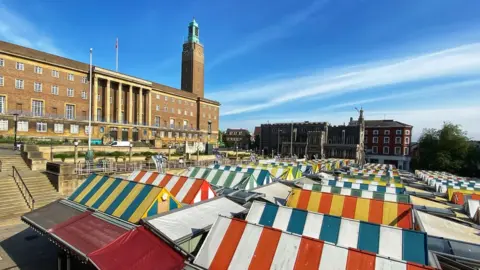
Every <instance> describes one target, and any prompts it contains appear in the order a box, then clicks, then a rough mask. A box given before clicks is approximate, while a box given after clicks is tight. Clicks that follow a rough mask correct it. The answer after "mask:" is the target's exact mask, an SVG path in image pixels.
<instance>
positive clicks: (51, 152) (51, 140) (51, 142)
mask: <svg viewBox="0 0 480 270" xmlns="http://www.w3.org/2000/svg"><path fill="white" fill-rule="evenodd" d="M50 161H53V139H52V138H50Z"/></svg>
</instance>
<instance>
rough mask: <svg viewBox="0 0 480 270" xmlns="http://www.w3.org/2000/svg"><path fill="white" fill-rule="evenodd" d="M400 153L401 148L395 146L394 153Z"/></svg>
mask: <svg viewBox="0 0 480 270" xmlns="http://www.w3.org/2000/svg"><path fill="white" fill-rule="evenodd" d="M401 154H402V148H401V147H395V155H401Z"/></svg>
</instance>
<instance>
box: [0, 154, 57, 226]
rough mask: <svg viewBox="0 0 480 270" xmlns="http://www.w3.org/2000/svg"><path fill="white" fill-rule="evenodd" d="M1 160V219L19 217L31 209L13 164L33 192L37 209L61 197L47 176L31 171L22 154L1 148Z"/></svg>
mask: <svg viewBox="0 0 480 270" xmlns="http://www.w3.org/2000/svg"><path fill="white" fill-rule="evenodd" d="M0 161H1V163H2V164H1V166H2V172H0V221H1V220H2V219H8V218H18V217H19V216H20V215H22V214H24V213H26V212H29V211H30V208H29V207H28V205H27V203H26V202H25V199H24V198H23V196H22V193H21V192H20V190H19V188H18V186H17V184H16V183H15V180H14V179H13V170H12V166H15V168H16V169H17V171H18V173H19V174H20V176H21V177H22V179H23V182H24V183H25V185H26V186H27V188H28V190H29V191H30V193H31V194H32V197H33V199H34V200H35V204H34V208H35V209H36V208H39V207H42V206H44V205H46V204H48V203H50V202H52V201H54V200H56V199H58V198H61V195H60V193H58V192H57V191H56V189H55V187H53V186H52V184H51V183H50V180H48V178H47V176H46V175H45V174H43V173H42V172H39V171H31V170H30V168H29V167H28V166H27V164H26V163H25V162H24V160H23V159H22V157H21V156H20V154H18V153H16V152H13V151H7V150H0ZM18 181H20V180H18ZM27 196H28V195H27Z"/></svg>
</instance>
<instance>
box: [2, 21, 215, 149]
mask: <svg viewBox="0 0 480 270" xmlns="http://www.w3.org/2000/svg"><path fill="white" fill-rule="evenodd" d="M197 27H198V25H197ZM197 33H198V31H197ZM193 43H194V42H193V41H191V40H187V41H186V42H185V44H184V48H185V47H188V46H193V47H195V46H196V45H195V44H193ZM201 51H202V63H201V67H202V71H201V76H200V75H198V74H197V75H195V76H190V75H189V74H187V73H185V72H184V71H183V70H182V84H183V83H184V82H189V83H190V84H191V85H194V86H198V89H199V90H198V91H196V90H195V89H194V88H189V89H183V87H182V89H183V90H180V89H176V88H172V87H169V86H165V85H162V84H158V83H155V82H151V81H148V80H144V79H140V78H136V77H133V76H129V75H126V74H122V73H119V72H114V71H110V70H107V69H104V68H101V67H96V66H94V67H93V68H92V76H91V78H90V76H89V65H88V64H86V63H81V62H77V61H74V60H71V59H67V58H63V57H59V56H55V55H51V54H48V53H44V52H40V51H36V50H33V49H29V48H25V47H21V46H18V45H14V44H11V43H7V42H0V135H4V136H5V135H7V136H13V133H14V121H15V118H17V121H18V122H20V123H19V125H18V130H17V136H21V137H38V138H65V139H73V138H76V139H86V138H88V119H89V98H90V95H89V93H90V86H91V87H92V126H93V129H92V130H93V132H92V138H93V139H95V140H103V141H104V142H105V140H106V141H111V140H129V141H155V140H161V141H164V142H172V141H175V142H176V141H181V142H184V141H192V142H194V141H201V142H209V143H213V144H215V143H216V139H217V137H218V127H219V113H220V112H219V109H220V104H219V103H218V102H216V101H212V100H209V99H206V98H205V97H204V96H203V93H204V91H203V88H204V85H203V47H202V49H201ZM186 57H187V56H185V55H184V56H182V65H183V64H184V63H185V61H186ZM198 57H199V56H194V57H193V58H192V61H197V60H198ZM197 62H198V61H197ZM192 67H193V68H197V70H200V64H198V63H196V64H195V65H193V66H192ZM200 77H201V78H200ZM194 90H195V91H194ZM15 114H18V116H16V117H15V116H14V115H15Z"/></svg>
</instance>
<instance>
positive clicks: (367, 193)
mask: <svg viewBox="0 0 480 270" xmlns="http://www.w3.org/2000/svg"><path fill="white" fill-rule="evenodd" d="M353 185H364V184H353ZM353 185H352V186H353ZM302 188H303V189H305V190H313V191H318V192H326V193H333V194H341V195H347V196H355V197H361V198H367V199H377V200H382V201H388V202H402V203H410V195H408V194H395V193H389V192H385V191H387V189H393V188H385V191H383V187H379V186H368V187H364V189H361V187H360V188H358V189H355V188H344V187H337V186H325V185H321V184H303V187H302ZM378 188H380V190H379V191H372V190H370V189H375V190H378Z"/></svg>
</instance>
